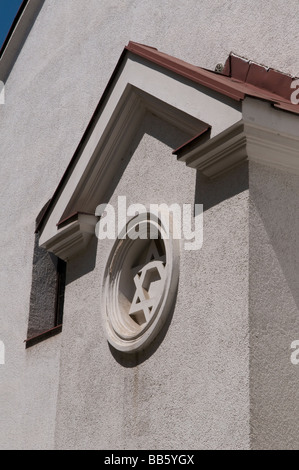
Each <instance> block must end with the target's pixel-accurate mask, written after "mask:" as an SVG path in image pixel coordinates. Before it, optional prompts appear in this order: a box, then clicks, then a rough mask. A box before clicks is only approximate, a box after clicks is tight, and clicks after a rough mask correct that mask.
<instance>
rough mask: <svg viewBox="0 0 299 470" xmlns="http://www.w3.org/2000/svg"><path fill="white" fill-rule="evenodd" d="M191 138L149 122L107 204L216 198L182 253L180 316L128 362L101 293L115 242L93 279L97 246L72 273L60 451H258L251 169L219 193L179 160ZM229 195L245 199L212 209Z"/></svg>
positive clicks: (100, 255)
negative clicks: (108, 328)
mask: <svg viewBox="0 0 299 470" xmlns="http://www.w3.org/2000/svg"><path fill="white" fill-rule="evenodd" d="M181 138H182V136H181V135H180V133H179V132H178V131H175V130H174V129H172V128H171V127H170V126H169V125H166V124H163V122H161V121H160V120H159V119H157V118H155V117H153V116H148V117H147V118H146V119H145V122H144V123H143V125H142V127H141V130H140V133H139V134H138V135H137V136H136V140H135V142H134V145H133V147H132V149H131V152H129V154H128V155H127V156H126V157H125V160H124V166H125V165H127V166H126V168H125V169H124V168H123V169H124V172H123V173H122V170H123V169H121V171H120V174H119V175H118V179H119V180H118V181H115V183H114V184H115V191H114V193H113V195H112V196H111V198H110V200H109V202H110V203H111V204H113V205H114V206H115V207H117V196H118V195H126V196H127V198H128V200H127V203H128V204H131V203H134V202H136V201H138V202H141V203H143V204H145V205H147V204H149V203H162V202H166V203H167V204H171V203H173V202H178V203H191V204H192V203H193V202H194V200H195V199H196V200H197V199H199V198H201V197H202V194H203V193H207V192H208V193H209V194H208V195H206V196H205V201H202V202H205V203H207V207H208V202H210V204H211V207H210V208H208V209H207V211H206V212H205V215H204V227H205V229H204V246H203V248H202V250H200V251H197V252H196V251H194V252H191V251H189V252H188V251H184V249H182V250H181V266H180V281H179V288H178V294H177V299H176V304H175V308H174V309H173V311H172V316H171V317H170V318H169V321H168V323H167V325H166V327H165V328H164V329H163V330H162V333H161V334H160V335H159V336H158V338H157V340H156V341H155V342H154V344H153V345H152V346H151V347H150V348H149V349H148V350H147V351H146V352H145V353H139V354H138V355H137V356H136V355H135V356H131V357H130V358H128V357H127V356H125V355H124V354H122V353H119V352H116V351H114V350H113V349H112V348H110V347H109V346H108V343H107V340H106V336H105V332H104V329H103V324H102V314H103V312H102V299H101V283H102V279H103V272H104V269H105V265H106V262H107V259H108V256H109V253H110V250H111V248H112V245H113V241H111V240H99V242H98V246H97V256H96V265H95V267H94V269H92V270H90V271H89V272H88V273H87V271H88V266H86V263H88V262H89V261H88V260H89V258H90V257H91V256H92V251H93V249H94V247H92V246H91V247H90V250H89V252H88V253H85V255H84V256H82V257H81V258H79V259H78V260H76V261H74V262H73V263H70V264H69V272H72V275H70V276H72V278H70V277H69V283H68V286H67V296H66V302H65V323H64V330H63V347H62V357H61V372H60V374H61V380H60V387H59V400H58V408H57V428H56V446H57V447H58V448H69V447H73V446H75V447H78V448H84V447H85V448H86V447H88V448H94V447H99V448H105V449H107V448H109V449H116V448H124V449H134V448H143V449H154V448H156V449H158V448H164V449H171V448H172V449H183V448H190V449H197V448H202V449H211V448H239V449H240V448H247V447H248V445H249V394H248V339H247V338H248V322H247V318H248V306H247V299H248V296H247V286H248V265H247V259H248V253H247V250H248V237H247V223H248V220H247V217H248V210H247V204H248V192H247V189H246V181H247V168H246V167H242V168H240V169H238V170H236V171H235V172H233V173H231V174H230V175H228V176H227V177H226V178H224V179H223V180H222V181H221V182H218V183H214V184H212V187H210V185H207V183H206V182H204V181H199V180H197V178H196V172H195V171H194V170H192V169H189V168H187V167H185V166H184V165H183V164H181V163H179V162H176V161H175V158H174V157H173V156H172V155H171V148H173V145H175V144H177V143H179V141H180V140H181ZM131 155H132V156H131ZM130 157H131V158H130ZM129 158H130V160H129ZM128 160H129V161H128ZM236 181H238V183H236ZM240 181H241V182H242V184H241V183H240ZM234 182H235V183H234ZM208 186H209V187H208ZM231 186H235V187H234V190H235V191H234V192H235V194H232V193H230V194H229V196H230V197H229V198H228V199H225V200H221V201H220V200H219V201H218V205H215V206H213V204H214V200H213V198H212V195H215V193H216V194H218V196H220V197H221V198H223V194H224V193H225V192H226V193H227V191H228V188H230V187H231ZM199 187H200V188H199ZM205 190H206V191H205ZM213 197H214V196H213ZM197 202H199V200H198V201H197ZM212 206H213V207H212ZM215 260H217V262H216V261H215ZM84 272H85V273H86V274H85V275H83V273H84ZM244 294H245V295H244Z"/></svg>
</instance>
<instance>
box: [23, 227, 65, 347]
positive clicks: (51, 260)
mask: <svg viewBox="0 0 299 470" xmlns="http://www.w3.org/2000/svg"><path fill="white" fill-rule="evenodd" d="M65 278H66V262H65V261H63V260H61V259H60V258H58V257H57V256H55V255H53V254H52V253H49V252H48V251H47V250H45V249H44V248H41V247H40V246H39V233H38V232H37V233H36V234H35V244H34V253H33V267H32V284H31V294H30V307H29V321H28V330H27V339H26V340H25V342H26V347H29V346H32V345H34V344H36V343H38V342H40V341H42V340H44V339H46V338H48V337H50V336H53V335H54V334H57V333H60V331H61V325H62V321H63V306H64V291H65Z"/></svg>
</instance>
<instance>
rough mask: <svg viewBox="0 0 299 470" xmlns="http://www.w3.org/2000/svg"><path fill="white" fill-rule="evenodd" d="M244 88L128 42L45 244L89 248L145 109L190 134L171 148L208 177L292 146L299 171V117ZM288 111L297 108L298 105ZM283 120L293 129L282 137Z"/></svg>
mask: <svg viewBox="0 0 299 470" xmlns="http://www.w3.org/2000/svg"><path fill="white" fill-rule="evenodd" d="M246 86H247V85H244V84H243V83H241V82H240V81H236V80H233V79H232V78H231V77H230V76H227V75H223V74H219V73H216V72H212V71H207V70H205V69H201V68H199V67H195V66H193V65H190V64H187V63H185V62H183V61H180V60H178V59H175V58H173V57H170V56H168V55H166V54H163V53H161V52H159V51H157V50H156V49H153V48H150V47H147V46H142V45H138V44H135V43H129V45H128V46H127V47H126V48H125V49H124V51H123V53H122V55H121V57H120V59H119V62H118V64H117V66H116V68H115V70H114V72H113V75H112V77H111V79H110V81H109V83H108V86H107V88H106V90H105V92H104V94H103V96H102V98H101V100H100V102H99V105H98V107H97V109H96V111H95V113H94V115H93V117H92V119H91V121H90V123H89V125H88V127H87V129H86V132H85V133H84V135H83V137H82V140H81V142H80V144H79V146H78V148H77V150H76V152H75V155H74V156H73V159H72V161H71V163H70V165H69V167H68V168H67V170H66V173H65V175H64V177H63V178H62V180H61V182H60V184H59V186H58V188H57V190H56V192H55V194H54V196H53V198H52V200H51V202H50V204H49V205H48V207H47V210H46V211H45V214H44V216H43V218H42V220H41V221H40V223H39V226H38V231H39V232H40V244H41V246H43V247H44V248H46V249H47V250H49V251H52V252H53V253H55V254H56V255H57V256H59V257H60V258H62V259H64V260H67V259H69V258H70V257H72V256H74V255H75V254H76V253H77V252H78V251H79V250H81V249H82V248H84V247H85V246H86V244H87V243H88V241H89V239H90V238H91V237H92V236H93V234H94V228H95V225H96V222H97V220H98V219H97V217H96V216H95V215H94V214H95V210H96V207H97V206H98V205H99V204H101V203H102V202H105V194H106V193H107V190H108V188H109V185H110V184H111V181H112V179H113V177H114V176H115V174H116V172H117V169H118V166H119V162H120V161H121V159H122V157H123V155H124V152H125V151H126V149H128V147H129V146H130V144H131V142H132V140H133V138H134V136H135V135H136V132H137V130H138V128H139V126H140V123H141V122H142V119H143V117H144V116H145V114H146V113H147V112H150V113H153V114H155V115H156V116H158V117H159V118H161V119H162V120H164V121H166V122H168V123H170V124H172V125H173V126H174V127H175V128H177V129H180V130H182V131H184V132H185V133H186V134H187V135H189V136H190V140H188V142H187V143H185V142H182V146H181V147H180V148H179V149H177V150H175V151H174V153H175V154H177V156H178V159H179V160H182V161H184V162H185V163H186V164H187V165H188V166H190V167H193V168H196V169H197V170H198V171H202V172H203V173H204V174H206V175H207V176H208V177H215V176H218V175H219V174H221V173H222V172H223V171H227V170H228V169H230V168H231V167H233V166H235V165H236V164H238V163H240V161H243V160H245V159H247V158H252V159H255V158H256V159H260V158H261V159H262V161H265V162H266V161H267V162H268V160H269V159H270V162H271V161H272V160H273V161H274V160H275V164H278V165H279V162H280V160H281V157H279V155H278V153H279V151H278V149H279V148H280V149H281V150H282V153H283V152H284V150H285V149H286V148H288V149H289V153H288V154H289V157H290V158H289V164H287V166H288V167H289V168H291V169H294V168H295V167H296V166H297V165H298V158H297V153H296V152H297V149H298V139H297V137H296V125H297V115H296V114H295V112H294V114H291V113H285V112H284V113H282V112H281V111H277V110H276V109H274V107H273V104H276V105H280V106H279V107H280V108H283V107H284V106H287V107H290V106H289V104H288V103H285V102H284V101H286V100H284V101H283V100H282V101H280V102H279V103H278V101H277V100H276V101H275V97H276V95H275V94H273V93H272V95H271V94H269V93H268V94H267V100H268V101H267V102H266V103H265V102H264V101H263V102H262V106H263V108H262V112H261V110H260V103H261V101H260V100H264V99H266V98H265V96H264V95H263V92H262V91H261V90H257V91H256V90H255V89H252V87H249V88H248V86H247V88H246ZM256 98H258V99H256ZM288 110H291V111H292V112H293V111H294V110H295V107H293V108H292V107H291V109H288ZM296 110H297V108H296ZM278 114H281V115H283V116H284V118H283V119H282V118H281V116H280V117H279V116H277V115H278ZM286 116H287V117H286ZM286 122H288V124H289V126H288V132H287V131H286V132H285V133H284V134H283V136H282V134H280V130H281V129H282V128H283V127H284V126H285V125H286V124H285V123H286ZM262 129H263V130H262ZM194 136H195V137H194ZM278 136H280V137H278ZM271 142H272V143H273V145H272V147H271ZM290 142H291V144H290ZM280 144H281V145H282V147H279V145H280ZM262 149H266V151H265V152H264V151H263V150H262ZM273 150H274V152H273V155H275V156H274V157H273V158H272V157H271V155H270V154H271V152H272V151H273ZM275 150H276V152H275ZM265 155H266V156H267V155H268V156H269V158H268V157H265ZM264 157H265V158H264ZM171 158H173V157H172V156H171V153H170V159H171ZM170 164H171V160H170ZM298 166H299V165H298Z"/></svg>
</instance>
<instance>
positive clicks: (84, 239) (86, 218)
mask: <svg viewBox="0 0 299 470" xmlns="http://www.w3.org/2000/svg"><path fill="white" fill-rule="evenodd" d="M98 220H99V218H98V217H96V216H94V215H89V214H77V216H76V220H73V221H71V222H69V223H68V224H67V226H66V227H64V228H62V229H59V230H58V233H57V235H56V236H55V237H53V238H52V239H50V240H48V241H47V242H46V243H45V245H44V248H45V249H46V250H48V251H50V252H52V253H54V254H55V255H56V256H58V257H59V258H61V259H63V260H64V261H69V260H70V259H71V258H72V257H73V256H74V255H75V254H77V253H79V252H80V251H82V250H84V249H85V248H86V246H87V245H88V243H89V241H90V240H91V238H92V237H93V236H94V234H95V226H96V224H97V222H98Z"/></svg>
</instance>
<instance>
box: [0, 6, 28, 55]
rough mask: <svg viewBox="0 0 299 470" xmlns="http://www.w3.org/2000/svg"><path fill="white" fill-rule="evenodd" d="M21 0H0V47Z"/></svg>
mask: <svg viewBox="0 0 299 470" xmlns="http://www.w3.org/2000/svg"><path fill="white" fill-rule="evenodd" d="M22 2H23V0H0V48H1V46H2V44H3V42H4V40H5V38H6V36H7V33H8V31H9V28H10V27H11V25H12V22H13V20H14V18H15V16H16V14H17V12H18V9H19V8H20V6H21V3H22Z"/></svg>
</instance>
